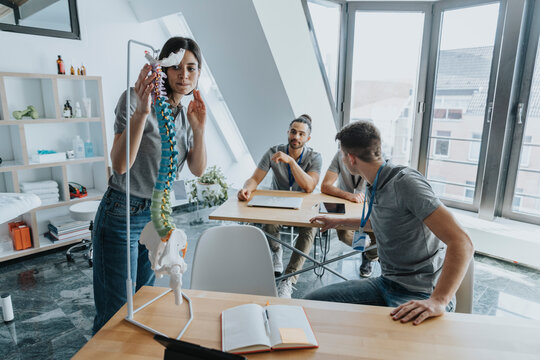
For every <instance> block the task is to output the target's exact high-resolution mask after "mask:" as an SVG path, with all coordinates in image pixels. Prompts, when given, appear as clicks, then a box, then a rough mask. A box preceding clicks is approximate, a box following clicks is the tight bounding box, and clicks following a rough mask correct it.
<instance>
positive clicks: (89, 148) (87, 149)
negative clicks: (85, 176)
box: [84, 138, 94, 158]
mask: <svg viewBox="0 0 540 360" xmlns="http://www.w3.org/2000/svg"><path fill="white" fill-rule="evenodd" d="M84 156H85V157H87V158H88V157H94V145H93V144H92V142H91V141H90V138H88V139H86V142H85V143H84Z"/></svg>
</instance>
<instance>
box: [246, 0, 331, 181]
mask: <svg viewBox="0 0 540 360" xmlns="http://www.w3.org/2000/svg"><path fill="white" fill-rule="evenodd" d="M253 3H254V5H255V9H256V10H257V14H258V16H259V20H260V22H261V25H262V27H263V30H264V33H265V35H266V39H267V41H268V45H269V46H270V49H271V51H272V55H273V57H274V61H275V63H276V66H277V68H278V71H279V74H280V77H281V80H282V81H283V86H284V88H285V91H286V93H287V97H288V98H289V101H290V103H291V106H292V108H293V112H294V114H295V115H296V116H299V115H301V114H304V113H305V114H308V115H310V116H311V118H312V119H313V133H312V136H311V140H310V146H311V147H313V148H314V149H315V150H316V151H318V152H320V153H321V154H322V157H323V168H322V174H321V177H322V176H324V173H325V172H326V169H327V168H328V165H330V161H331V160H332V158H333V156H334V154H335V153H336V151H337V144H336V142H335V141H334V136H335V134H336V126H335V122H334V118H333V115H332V110H331V108H330V103H329V101H328V96H327V94H326V90H325V87H324V82H323V78H322V74H321V70H320V68H319V64H318V62H317V58H316V55H315V50H314V48H313V43H312V41H311V37H310V34H309V29H308V26H307V21H306V16H305V13H304V9H303V7H302V3H301V2H300V1H291V0H272V1H268V0H253Z"/></svg>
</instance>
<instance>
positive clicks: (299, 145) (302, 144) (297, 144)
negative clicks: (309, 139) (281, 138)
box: [289, 140, 304, 149]
mask: <svg viewBox="0 0 540 360" xmlns="http://www.w3.org/2000/svg"><path fill="white" fill-rule="evenodd" d="M303 146H304V143H302V142H300V141H297V142H296V145H293V142H292V140H289V147H290V148H292V149H301V148H302V147H303Z"/></svg>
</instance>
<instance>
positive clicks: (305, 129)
mask: <svg viewBox="0 0 540 360" xmlns="http://www.w3.org/2000/svg"><path fill="white" fill-rule="evenodd" d="M287 134H288V144H282V145H276V146H272V147H271V148H270V149H268V151H267V152H266V153H265V154H264V155H263V157H262V158H261V160H260V161H259V164H258V165H257V169H255V172H254V173H253V175H252V176H251V177H250V178H249V179H248V180H247V181H246V182H245V184H244V187H243V188H242V189H240V190H239V191H238V199H239V200H240V201H247V200H249V199H250V197H251V193H252V192H253V191H254V190H255V189H256V188H257V186H258V185H259V184H260V183H261V181H262V180H263V179H264V177H265V176H266V174H267V173H268V171H269V170H270V169H272V171H273V173H274V175H273V178H272V189H274V190H289V191H305V192H312V191H313V190H314V189H315V187H316V186H317V183H318V182H319V174H320V173H321V165H322V158H321V154H319V153H318V152H315V151H313V149H311V148H309V147H307V146H305V144H306V143H307V142H308V141H309V140H310V139H311V118H310V117H309V116H308V115H302V116H300V117H299V118H297V119H295V120H293V121H292V122H291V124H290V125H289V130H288V132H287ZM263 229H264V231H266V232H267V233H268V234H270V235H271V236H273V237H276V238H279V236H280V234H279V231H280V229H281V225H263ZM315 233H316V228H309V227H305V228H304V227H301V228H298V238H297V239H296V243H295V245H294V246H295V248H296V249H298V250H300V251H302V252H303V253H305V254H309V251H310V250H311V246H312V245H313V239H314V238H315ZM268 244H269V245H270V250H272V260H273V263H274V273H275V275H276V276H280V275H281V272H282V271H283V263H282V260H281V257H282V255H283V249H282V247H281V244H279V243H278V242H276V241H273V240H271V239H268ZM304 261H305V258H304V257H303V256H301V255H298V254H297V253H294V252H293V254H292V255H291V259H290V260H289V265H287V268H286V269H285V275H286V274H290V273H293V272H295V271H298V270H300V269H302V266H303V265H304ZM297 280H298V275H295V276H291V277H288V278H287V279H284V280H282V281H280V283H279V285H278V295H279V296H280V297H288V298H290V297H291V294H292V290H293V288H292V285H293V284H295V283H296V281H297Z"/></svg>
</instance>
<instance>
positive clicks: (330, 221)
mask: <svg viewBox="0 0 540 360" xmlns="http://www.w3.org/2000/svg"><path fill="white" fill-rule="evenodd" d="M309 222H310V223H316V224H318V225H322V227H321V231H326V230H328V229H335V228H336V227H338V226H339V225H340V219H336V218H332V217H328V216H324V215H319V216H315V217H313V218H311V219H309Z"/></svg>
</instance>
